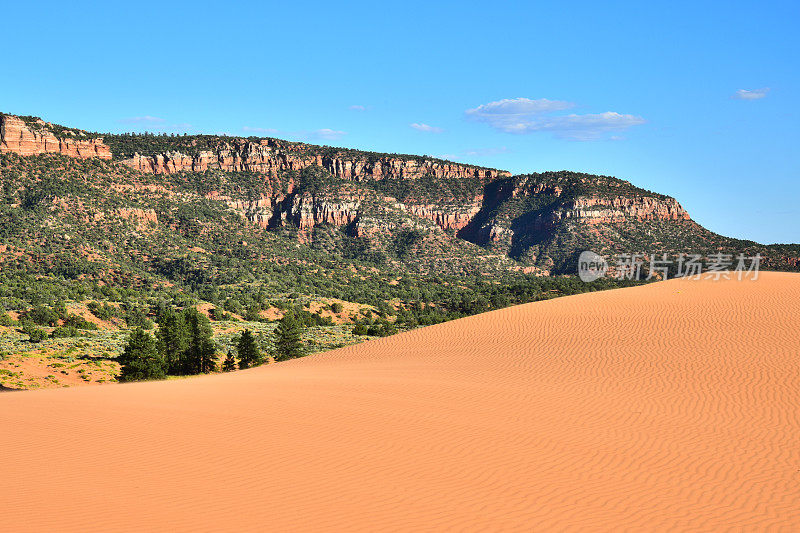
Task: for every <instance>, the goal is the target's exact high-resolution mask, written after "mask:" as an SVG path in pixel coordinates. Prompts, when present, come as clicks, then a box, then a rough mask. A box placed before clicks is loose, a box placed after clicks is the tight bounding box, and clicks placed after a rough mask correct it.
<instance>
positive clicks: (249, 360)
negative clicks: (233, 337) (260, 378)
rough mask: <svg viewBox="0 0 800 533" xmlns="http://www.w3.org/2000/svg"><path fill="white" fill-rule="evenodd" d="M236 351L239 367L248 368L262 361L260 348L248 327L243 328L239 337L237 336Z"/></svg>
mask: <svg viewBox="0 0 800 533" xmlns="http://www.w3.org/2000/svg"><path fill="white" fill-rule="evenodd" d="M236 351H237V352H239V368H250V367H252V366H258V365H260V364H261V363H262V360H263V359H262V357H261V350H259V348H258V343H257V342H256V338H255V337H254V336H253V333H252V332H251V331H250V330H249V329H246V330H244V331H243V332H242V335H241V337H239V343H238V345H237V346H236Z"/></svg>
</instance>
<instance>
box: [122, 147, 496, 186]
mask: <svg viewBox="0 0 800 533" xmlns="http://www.w3.org/2000/svg"><path fill="white" fill-rule="evenodd" d="M313 149H314V147H311V146H309V145H304V144H296V143H288V142H284V141H281V140H279V139H262V140H260V141H258V142H256V141H250V140H247V139H231V140H222V141H220V143H219V145H218V146H217V147H216V148H215V150H213V151H212V150H201V151H200V152H198V154H197V155H194V156H191V155H187V154H184V153H181V152H166V153H163V154H158V155H155V156H145V155H140V154H136V155H134V156H133V157H131V158H129V159H125V160H123V161H122V162H123V163H124V164H126V165H128V166H129V167H131V168H133V169H135V170H138V171H140V172H147V173H152V174H174V173H176V172H182V171H191V172H203V171H205V170H209V169H220V170H226V171H230V172H238V171H249V172H258V173H261V174H265V175H268V176H270V177H277V176H278V174H279V173H283V172H286V171H289V170H301V169H303V168H306V167H309V166H314V165H316V166H321V167H323V168H325V169H326V170H327V171H328V172H330V173H331V174H332V175H333V176H335V177H337V178H340V179H346V180H354V181H361V180H365V179H376V180H380V179H384V178H389V179H402V178H406V179H417V178H421V177H423V176H435V177H437V178H483V179H494V178H497V177H499V176H509V175H510V173H508V172H505V171H500V170H495V169H488V168H479V167H471V166H468V165H459V164H457V163H449V162H445V161H434V160H430V159H406V158H401V157H392V156H382V157H367V156H366V155H364V156H358V155H353V154H352V153H350V152H347V151H342V152H340V153H335V154H334V155H322V154H314V153H313Z"/></svg>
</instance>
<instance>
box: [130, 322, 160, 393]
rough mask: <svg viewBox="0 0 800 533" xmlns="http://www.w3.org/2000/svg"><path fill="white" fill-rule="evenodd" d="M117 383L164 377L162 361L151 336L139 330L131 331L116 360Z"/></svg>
mask: <svg viewBox="0 0 800 533" xmlns="http://www.w3.org/2000/svg"><path fill="white" fill-rule="evenodd" d="M118 361H119V363H120V365H121V369H120V370H121V372H120V375H119V378H118V379H119V381H140V380H145V379H161V378H163V377H164V376H165V375H166V368H165V366H166V365H165V364H164V359H163V358H162V357H161V355H159V353H158V349H157V348H156V341H155V339H154V338H153V336H152V335H150V334H149V333H147V332H146V331H144V330H143V329H141V328H137V329H135V330H133V332H132V333H131V334H130V337H129V338H128V343H127V344H126V346H125V350H124V351H123V352H122V355H120V356H119V359H118Z"/></svg>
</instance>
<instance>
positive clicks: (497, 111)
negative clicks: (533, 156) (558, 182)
mask: <svg viewBox="0 0 800 533" xmlns="http://www.w3.org/2000/svg"><path fill="white" fill-rule="evenodd" d="M574 105H575V104H573V103H571V102H565V101H562V100H548V99H547V98H539V99H538V100H532V99H530V98H511V99H505V100H498V101H496V102H489V103H488V104H483V105H480V106H478V107H476V108H474V109H468V110H467V111H466V115H467V116H468V117H470V118H472V119H474V120H478V121H481V122H485V123H487V124H489V126H491V127H492V128H494V129H496V130H499V131H502V132H505V133H517V134H527V133H533V132H538V131H544V132H550V133H552V134H553V135H554V136H556V137H558V138H561V139H569V140H576V141H590V140H597V139H602V138H606V134H607V133H609V132H612V131H620V130H624V129H627V128H630V127H631V126H637V125H639V124H644V123H645V120H644V119H643V118H642V117H639V116H635V115H625V114H621V113H616V112H614V111H606V112H605V113H597V114H585V115H578V114H571V115H558V114H557V112H558V111H563V110H565V109H569V108H571V107H574Z"/></svg>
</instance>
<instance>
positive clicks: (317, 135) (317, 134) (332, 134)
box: [308, 128, 347, 141]
mask: <svg viewBox="0 0 800 533" xmlns="http://www.w3.org/2000/svg"><path fill="white" fill-rule="evenodd" d="M345 135H347V132H345V131H338V130H332V129H330V128H322V129H319V130H314V131H312V132H309V134H308V136H309V137H310V138H312V139H325V140H328V141H335V140H336V139H340V138H342V137H343V136H345Z"/></svg>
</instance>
